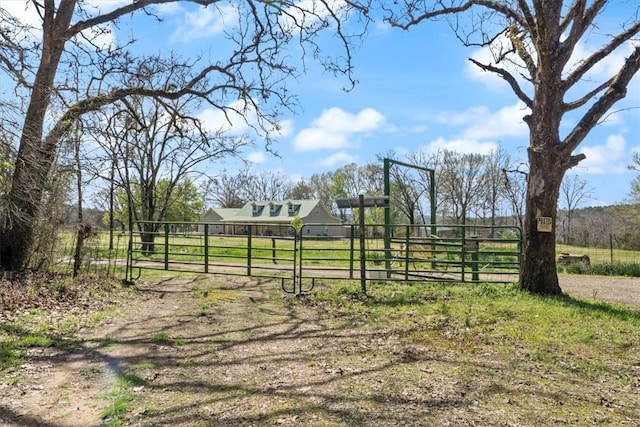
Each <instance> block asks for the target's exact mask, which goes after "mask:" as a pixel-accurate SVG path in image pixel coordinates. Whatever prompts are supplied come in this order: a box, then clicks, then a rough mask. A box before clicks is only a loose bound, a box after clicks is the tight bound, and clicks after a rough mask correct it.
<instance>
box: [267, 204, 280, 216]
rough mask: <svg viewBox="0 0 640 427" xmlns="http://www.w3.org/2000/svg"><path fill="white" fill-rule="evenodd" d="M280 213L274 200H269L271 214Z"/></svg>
mask: <svg viewBox="0 0 640 427" xmlns="http://www.w3.org/2000/svg"><path fill="white" fill-rule="evenodd" d="M277 214H278V206H277V205H276V204H275V203H273V202H269V215H272V216H273V215H277Z"/></svg>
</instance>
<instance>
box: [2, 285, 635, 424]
mask: <svg viewBox="0 0 640 427" xmlns="http://www.w3.org/2000/svg"><path fill="white" fill-rule="evenodd" d="M213 282H215V284H212V283H213ZM561 282H562V286H563V289H565V290H566V291H567V293H569V294H572V295H576V296H583V297H587V298H593V297H594V296H595V297H596V298H597V299H602V300H611V301H615V302H627V303H633V304H640V295H639V294H640V279H624V278H621V279H606V280H605V278H593V277H580V276H562V278H561ZM282 298H283V295H282V292H281V290H280V288H279V283H277V282H269V281H264V282H262V281H256V280H252V279H250V278H238V277H234V278H233V279H228V278H226V279H225V278H221V277H216V278H211V277H203V276H193V275H184V276H182V277H180V276H178V277H175V278H172V279H170V280H166V281H164V282H162V283H160V284H157V283H154V284H145V283H144V282H141V283H139V285H138V294H137V295H136V297H135V298H134V299H133V300H132V301H130V302H129V303H128V304H127V305H126V306H125V307H122V308H121V310H120V313H119V315H117V316H114V317H113V318H112V319H110V320H109V321H108V322H105V323H104V324H102V325H101V326H99V327H97V328H93V329H89V330H81V331H79V333H78V337H77V338H78V341H77V342H78V344H77V346H75V348H73V349H72V350H71V351H62V350H56V349H47V350H43V351H40V350H39V351H37V352H34V353H33V354H31V356H32V360H31V361H30V362H29V363H27V364H25V365H23V366H22V367H21V368H20V370H19V372H17V373H16V376H17V377H19V378H20V382H19V384H18V385H14V386H11V387H7V388H6V389H5V390H0V393H2V395H3V397H2V398H1V405H0V425H2V426H49V427H67V426H68V427H76V426H99V425H103V422H104V421H103V419H102V414H103V413H104V411H105V410H111V411H112V413H113V415H114V416H115V417H117V416H118V412H117V411H118V408H119V406H118V404H119V403H121V404H122V407H121V408H126V418H121V419H120V421H122V422H123V424H124V425H135V426H152V425H153V426H165V425H166V426H170V425H173V426H178V425H179V426H182V425H191V426H200V425H202V426H218V425H220V426H251V425H285V426H287V425H290V426H298V425H336V426H337V425H353V426H358V425H363V424H364V423H365V421H366V423H368V424H367V425H379V426H395V425H407V426H410V425H428V423H427V424H416V421H415V420H416V414H419V413H420V414H422V413H424V414H423V415H424V417H423V418H422V419H423V420H427V421H425V422H428V421H429V419H430V418H428V417H429V416H433V417H437V414H438V413H439V412H440V411H445V410H446V411H449V412H448V415H447V417H448V419H450V420H451V425H471V424H469V420H468V419H467V417H468V415H467V413H468V411H469V410H471V409H472V410H473V411H475V414H474V417H475V418H474V419H475V420H476V421H477V420H482V419H483V417H485V416H486V420H491V419H492V418H491V416H492V415H491V414H490V413H487V414H483V413H482V412H478V411H483V410H484V411H487V409H486V408H485V409H479V408H473V402H472V401H469V400H468V399H465V397H464V396H465V393H466V392H465V391H462V392H461V391H460V390H459V387H460V384H462V383H463V382H464V381H463V380H462V379H460V380H455V378H454V379H453V381H452V380H451V378H450V377H447V381H438V378H437V375H439V370H438V366H441V367H443V370H446V371H447V372H449V373H448V374H447V375H454V376H455V375H456V373H455V372H457V370H459V367H456V365H455V364H454V363H453V361H452V360H449V358H448V356H447V355H444V354H443V355H437V354H435V355H431V356H430V357H431V358H430V359H429V360H421V359H419V358H417V356H416V353H415V352H414V351H413V350H412V349H411V348H406V347H405V346H403V344H402V343H401V342H400V341H399V337H397V336H396V335H394V334H392V333H388V331H384V330H376V329H374V328H372V327H371V326H370V325H369V322H368V319H366V318H364V319H361V321H359V323H357V324H355V323H354V320H353V319H349V318H347V317H346V316H345V318H344V319H343V318H341V317H340V313H331V314H330V315H329V314H328V313H326V312H324V311H323V309H322V307H313V306H312V304H311V303H310V302H309V301H307V302H306V303H305V304H299V303H298V302H299V301H298V300H297V299H295V298H288V297H287V298H286V300H285V301H286V302H285V303H284V304H283V302H282ZM363 354H366V356H365V357H363V356H362V355H363ZM407 362H411V365H408V364H407ZM487 363H488V365H487V367H484V368H483V369H497V368H498V367H491V366H490V362H487ZM402 366H404V368H403V369H402V370H400V369H399V367H402ZM407 367H410V369H407ZM451 372H453V374H452V373H451ZM382 373H384V375H381V374H382ZM461 375H464V373H461ZM427 377H429V378H427ZM434 377H435V378H434ZM409 383H411V384H415V386H412V387H414V388H411V387H408V384H409ZM418 388H419V389H418ZM425 390H426V392H425ZM374 407H375V410H374V409H372V408H374ZM294 408H295V410H294ZM121 411H122V412H124V409H121ZM427 413H428V414H429V415H427ZM434 414H435V415H434ZM431 419H432V420H436V419H437V418H431ZM319 420H321V422H320V421H319ZM504 425H507V424H504Z"/></svg>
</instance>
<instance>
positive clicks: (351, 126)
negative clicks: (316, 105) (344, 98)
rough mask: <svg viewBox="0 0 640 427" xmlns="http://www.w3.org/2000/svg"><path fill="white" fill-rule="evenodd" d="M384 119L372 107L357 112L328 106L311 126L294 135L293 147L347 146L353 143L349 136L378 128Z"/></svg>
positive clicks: (300, 149)
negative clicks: (352, 112)
mask: <svg viewBox="0 0 640 427" xmlns="http://www.w3.org/2000/svg"><path fill="white" fill-rule="evenodd" d="M384 121H385V118H384V116H383V115H382V114H380V113H379V112H378V111H376V110H374V109H372V108H366V109H364V110H362V111H360V112H359V113H357V114H351V113H348V112H346V111H344V110H342V109H340V108H337V107H334V108H330V109H328V110H324V111H323V112H322V114H321V115H320V117H318V118H317V119H315V120H314V121H313V122H312V127H310V128H307V129H303V130H302V131H300V132H299V133H298V134H297V135H296V137H295V138H294V140H293V147H294V149H295V150H296V151H315V150H322V149H334V150H337V149H343V148H348V147H350V146H352V145H353V144H352V142H351V140H350V139H349V136H351V135H353V134H359V133H365V132H369V131H374V130H378V129H380V128H381V127H382V125H383V124H384Z"/></svg>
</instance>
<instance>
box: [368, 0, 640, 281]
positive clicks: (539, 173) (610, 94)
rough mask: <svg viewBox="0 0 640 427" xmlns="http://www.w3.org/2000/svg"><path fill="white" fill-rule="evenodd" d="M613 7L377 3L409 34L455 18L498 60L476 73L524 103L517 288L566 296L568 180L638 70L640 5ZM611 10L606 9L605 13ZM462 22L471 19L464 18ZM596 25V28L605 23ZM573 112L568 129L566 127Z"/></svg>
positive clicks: (489, 1)
mask: <svg viewBox="0 0 640 427" xmlns="http://www.w3.org/2000/svg"><path fill="white" fill-rule="evenodd" d="M610 3H614V2H613V1H608V0H592V1H589V0H573V1H560V0H512V1H504V0H500V1H499V0H441V1H434V2H425V1H423V0H408V1H404V2H393V3H389V2H382V1H381V2H380V4H381V8H382V9H383V10H384V11H385V13H386V18H387V20H388V22H390V23H391V24H392V25H394V26H396V27H400V28H403V29H410V28H411V27H414V26H416V25H419V24H421V23H424V22H427V21H428V20H429V19H437V18H439V17H449V18H451V19H450V21H449V22H450V24H451V26H452V29H453V31H454V33H455V34H456V35H457V37H458V38H459V40H460V41H461V42H462V43H463V44H464V45H466V46H487V47H489V48H490V49H491V51H492V53H493V61H491V62H481V61H479V60H476V59H470V60H471V61H472V62H473V63H474V64H475V65H477V66H478V67H480V69H482V70H484V71H486V72H489V73H494V74H496V75H497V76H499V77H501V78H502V79H503V80H504V81H505V82H506V83H507V84H508V85H509V86H510V88H511V89H512V90H513V92H514V94H515V95H516V97H517V98H518V99H519V100H520V101H521V102H523V103H524V104H525V105H526V107H527V109H528V114H526V115H525V116H524V117H523V120H524V121H525V123H526V124H527V125H528V127H529V147H528V162H529V175H528V181H527V197H526V212H525V221H524V236H523V237H524V239H523V240H524V242H523V258H522V264H521V269H520V283H519V286H520V289H522V290H527V291H530V292H534V293H544V294H560V293H562V290H561V288H560V286H559V284H558V274H557V271H556V268H555V266H556V256H555V255H556V251H555V241H556V238H555V236H556V230H555V227H552V229H551V231H550V232H548V229H547V227H546V226H541V227H539V225H544V224H547V223H550V224H555V223H556V217H557V207H558V198H559V193H560V185H561V183H562V179H563V177H564V175H565V173H566V172H567V170H569V169H570V168H572V167H574V166H576V165H577V164H578V163H579V162H580V161H582V160H583V159H584V158H585V155H584V154H574V152H575V151H576V149H577V148H578V147H579V145H580V144H581V143H582V141H584V139H585V137H586V136H587V135H588V134H589V132H590V131H591V130H592V129H593V128H594V127H595V126H596V125H597V124H598V123H599V122H600V121H601V120H602V119H603V118H604V117H605V116H606V115H607V114H608V112H609V111H610V109H611V108H612V107H613V106H614V105H615V104H616V103H617V102H618V101H620V100H621V99H623V98H624V97H625V96H626V94H627V87H628V85H629V82H630V81H631V79H632V78H633V77H634V75H636V73H637V72H638V70H640V45H639V44H637V43H635V44H634V43H633V41H634V40H635V38H636V37H637V36H638V34H639V33H640V6H638V4H637V3H635V2H624V3H620V2H615V7H613V5H610ZM607 6H610V7H609V8H607ZM614 10H615V13H617V14H618V16H619V15H621V14H623V13H625V14H626V16H623V17H621V18H617V19H619V21H618V22H619V24H620V27H619V30H617V32H616V33H612V34H605V35H604V36H603V37H601V38H600V40H599V41H600V42H601V44H600V46H599V47H598V48H597V49H595V50H593V51H592V52H589V53H588V54H587V55H585V56H583V57H580V58H575V57H574V54H575V53H576V47H577V46H578V45H579V44H581V43H583V42H585V40H586V39H587V38H589V43H588V45H591V44H592V42H593V40H594V39H595V36H596V34H595V33H593V32H592V31H590V30H591V29H593V28H606V30H604V31H605V32H606V31H607V30H608V29H609V28H610V27H611V20H612V19H615V18H612V17H611V16H610V15H608V13H610V12H612V11H614ZM465 19H466V20H465ZM599 20H600V22H599ZM614 52H616V53H617V52H624V53H625V56H626V58H625V59H624V60H623V61H622V62H621V65H620V66H619V68H617V69H612V70H613V71H612V72H611V73H610V74H609V75H608V76H607V77H605V78H603V79H598V78H597V77H596V75H595V73H590V72H592V71H593V70H594V69H595V68H596V67H599V66H601V65H602V64H603V63H604V62H605V61H606V60H607V58H608V57H609V56H610V55H612V54H613V53H614ZM567 115H570V116H571V118H573V120H572V121H571V123H572V124H571V125H570V126H571V127H570V130H569V131H568V132H567V133H565V134H563V132H562V128H561V126H563V125H566V124H567V121H565V120H563V119H565V117H566V116H567Z"/></svg>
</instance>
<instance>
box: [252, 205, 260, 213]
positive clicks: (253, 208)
mask: <svg viewBox="0 0 640 427" xmlns="http://www.w3.org/2000/svg"><path fill="white" fill-rule="evenodd" d="M251 213H252V214H253V215H258V214H259V213H260V207H259V206H258V204H257V203H251Z"/></svg>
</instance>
